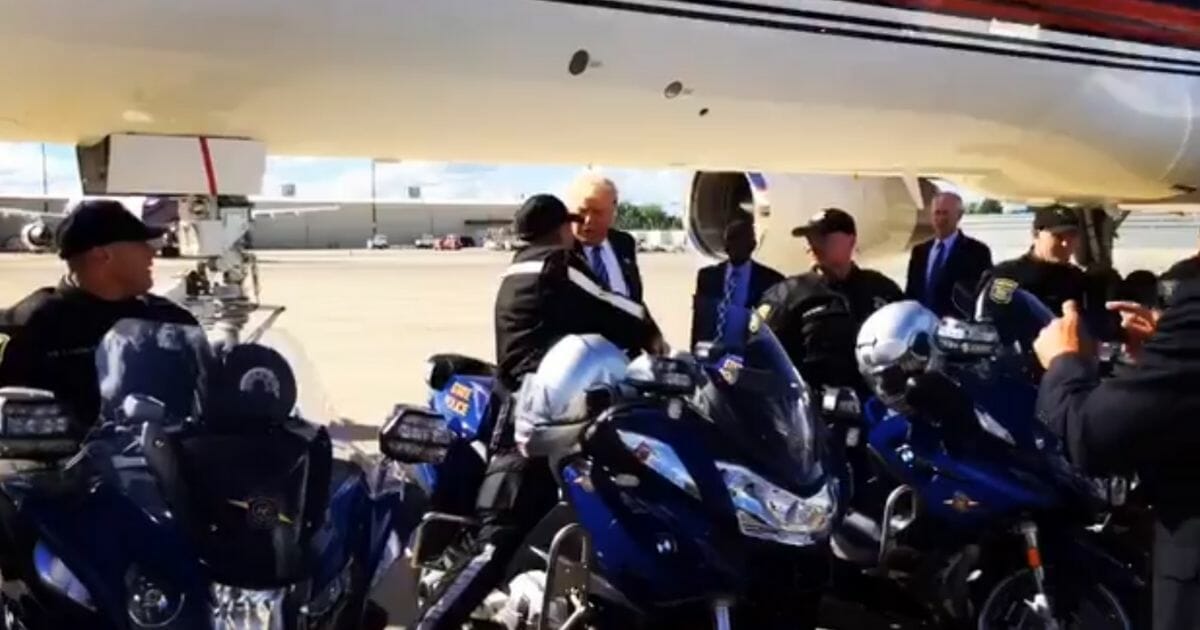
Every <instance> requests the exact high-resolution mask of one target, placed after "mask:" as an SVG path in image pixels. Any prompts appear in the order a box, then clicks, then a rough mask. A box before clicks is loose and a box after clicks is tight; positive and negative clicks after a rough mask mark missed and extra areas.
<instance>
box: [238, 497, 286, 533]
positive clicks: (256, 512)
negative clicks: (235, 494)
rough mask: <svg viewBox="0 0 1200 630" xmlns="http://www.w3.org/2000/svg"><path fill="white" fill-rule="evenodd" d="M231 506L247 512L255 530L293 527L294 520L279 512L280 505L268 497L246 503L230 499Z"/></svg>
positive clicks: (246, 501)
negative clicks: (280, 526)
mask: <svg viewBox="0 0 1200 630" xmlns="http://www.w3.org/2000/svg"><path fill="white" fill-rule="evenodd" d="M229 504H230V505H232V506H234V507H239V508H241V509H243V510H246V518H247V520H249V521H250V527H252V528H254V529H270V528H272V527H275V526H277V525H291V524H292V523H293V521H292V519H290V518H288V517H287V516H285V515H284V514H282V513H280V511H279V504H278V503H276V502H275V501H274V500H273V499H268V498H266V497H252V498H250V499H247V500H245V501H237V500H234V499H229Z"/></svg>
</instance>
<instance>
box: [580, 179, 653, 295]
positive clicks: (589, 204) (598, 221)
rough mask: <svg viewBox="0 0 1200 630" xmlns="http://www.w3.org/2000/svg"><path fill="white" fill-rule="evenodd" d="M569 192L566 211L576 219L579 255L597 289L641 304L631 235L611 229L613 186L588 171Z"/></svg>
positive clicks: (639, 276)
mask: <svg viewBox="0 0 1200 630" xmlns="http://www.w3.org/2000/svg"><path fill="white" fill-rule="evenodd" d="M570 191H571V192H570V197H569V201H570V204H571V206H570V207H571V208H572V209H574V211H575V212H576V213H578V214H579V216H580V221H579V222H577V223H576V224H575V238H576V239H577V240H578V242H579V252H580V254H581V255H582V256H583V258H584V260H586V261H587V263H588V266H590V267H591V269H592V273H593V274H595V276H596V278H597V279H598V280H599V281H600V286H601V287H603V288H604V289H605V290H607V291H611V292H613V293H617V294H620V295H624V296H625V297H627V298H629V299H631V300H633V301H635V302H641V301H643V300H642V298H643V288H642V274H641V271H640V270H639V269H638V264H637V240H636V239H634V238H633V235H632V234H630V233H628V232H623V231H621V230H618V229H615V228H613V227H612V225H613V223H614V222H615V221H616V218H617V203H618V193H617V186H616V184H614V183H613V182H612V180H610V179H607V178H605V177H603V176H601V175H599V174H597V173H594V172H591V171H588V172H585V173H583V174H582V175H580V176H579V177H578V178H576V179H575V181H574V182H573V183H572V184H571V187H570Z"/></svg>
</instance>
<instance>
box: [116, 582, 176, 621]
mask: <svg viewBox="0 0 1200 630" xmlns="http://www.w3.org/2000/svg"><path fill="white" fill-rule="evenodd" d="M126 582H127V586H128V589H129V600H128V603H127V604H126V609H127V610H128V612H129V620H130V621H132V622H133V627H135V628H163V627H166V626H167V625H169V624H170V623H171V622H172V621H175V618H176V617H178V616H179V613H181V612H183V602H184V600H185V599H186V596H185V595H184V594H183V593H181V592H179V591H178V590H176V589H173V588H171V587H170V586H168V585H167V584H166V583H165V582H162V581H160V580H156V579H154V578H152V577H150V576H148V575H144V574H141V573H137V572H136V570H131V572H130V574H129V575H128V578H127V580H126Z"/></svg>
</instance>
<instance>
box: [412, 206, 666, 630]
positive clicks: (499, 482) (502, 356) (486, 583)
mask: <svg viewBox="0 0 1200 630" xmlns="http://www.w3.org/2000/svg"><path fill="white" fill-rule="evenodd" d="M578 220H579V217H578V216H577V215H572V214H570V213H568V212H567V207H566V205H564V204H563V202H562V201H560V200H559V199H558V198H556V197H554V196H552V195H536V196H534V197H531V198H529V199H528V200H527V201H526V202H525V203H524V204H523V205H522V206H521V208H520V209H519V210H518V211H517V216H516V228H517V235H518V236H519V237H520V238H521V239H522V240H524V241H525V242H527V243H529V245H528V247H525V248H524V249H521V250H520V251H518V252H517V254H516V255H515V256H514V257H513V262H512V265H510V266H509V268H508V270H507V271H505V273H504V278H503V280H502V281H501V283H500V290H499V292H498V294H497V295H496V360H497V377H496V381H497V382H496V386H495V388H494V390H493V394H492V403H491V404H492V405H493V406H494V407H496V408H500V406H501V405H498V404H497V401H503V400H505V399H506V398H507V397H508V396H509V395H510V394H511V393H512V392H515V391H516V390H517V388H518V387H519V385H520V381H521V378H522V377H523V376H525V375H527V374H530V373H532V372H534V371H535V370H536V369H537V367H538V364H539V363H540V362H541V360H542V357H544V356H545V354H546V352H548V351H549V350H550V348H551V347H552V346H553V345H554V343H555V342H557V341H558V340H559V339H561V338H562V337H564V336H566V335H570V334H588V333H599V334H601V335H603V336H604V337H605V338H606V339H608V340H609V341H611V342H613V343H614V344H616V345H617V346H619V347H621V348H622V349H624V350H626V351H627V352H630V353H633V352H637V351H639V350H650V351H661V349H662V347H663V344H662V341H661V336H660V334H659V332H658V329H657V327H655V326H654V323H653V321H652V320H650V318H649V317H648V315H647V313H646V309H645V308H644V307H643V306H642V305H641V304H639V303H637V302H635V301H633V300H630V299H628V298H626V297H624V296H622V295H618V294H616V293H611V292H609V291H606V290H604V289H603V288H602V287H601V285H600V282H599V280H598V279H597V278H596V277H595V276H594V275H593V274H592V271H591V269H590V267H589V266H588V264H587V263H586V262H585V261H584V260H583V259H582V258H581V257H580V256H579V255H578V254H577V251H576V249H575V247H574V244H575V239H574V236H573V235H572V230H571V224H572V223H574V222H577V221H578ZM513 437H514V436H513V428H512V426H511V425H510V424H509V418H508V414H507V413H506V412H504V411H500V412H499V416H498V417H497V418H496V419H495V424H494V426H493V427H492V428H491V439H490V442H491V446H490V448H489V451H490V459H489V461H488V467H487V472H486V473H485V477H484V481H483V484H482V486H481V487H480V491H479V497H478V500H477V503H476V505H477V512H478V517H479V520H480V522H481V523H482V527H481V529H480V531H479V533H478V536H477V537H476V538H475V540H474V541H472V542H471V543H469V544H468V545H467V547H468V554H469V555H468V556H467V557H465V558H463V559H462V560H461V561H460V562H459V563H458V564H457V566H455V567H454V568H453V569H451V571H450V572H448V574H447V577H446V578H445V579H444V580H443V581H442V583H441V584H440V585H439V588H438V590H437V592H436V593H435V594H434V595H433V596H432V597H430V598H429V601H428V602H427V604H426V606H424V607H423V608H422V610H421V611H420V612H419V613H418V619H417V622H416V624H415V627H416V628H418V629H420V630H433V629H449V628H458V627H460V626H461V625H462V624H463V623H464V622H465V621H466V620H467V618H468V617H469V615H470V613H471V611H472V610H474V608H475V607H476V606H477V605H478V604H479V603H480V602H481V601H482V600H483V598H484V597H485V596H486V595H487V594H488V592H490V590H491V589H492V588H494V587H495V586H496V584H497V582H498V581H499V580H500V579H501V578H502V577H503V572H504V569H505V566H506V565H507V564H508V562H509V560H511V558H512V555H513V554H514V553H515V552H516V551H517V550H518V549H519V547H520V543H521V540H522V539H523V538H524V536H525V535H526V533H527V532H528V531H529V530H530V529H532V528H533V527H534V525H536V524H537V522H538V520H540V519H541V517H542V516H544V515H545V513H546V512H547V511H548V510H549V509H550V508H551V507H553V506H554V503H555V501H556V500H557V487H556V485H555V482H554V479H553V477H552V476H551V474H550V469H549V466H548V465H547V462H546V461H545V459H544V458H539V459H528V458H525V457H523V456H522V455H521V454H520V453H519V452H518V451H517V450H516V448H515V445H514V439H513ZM485 439H486V438H485Z"/></svg>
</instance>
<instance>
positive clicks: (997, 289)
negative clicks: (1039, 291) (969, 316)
mask: <svg viewBox="0 0 1200 630" xmlns="http://www.w3.org/2000/svg"><path fill="white" fill-rule="evenodd" d="M1016 290H1017V283H1016V281H1014V280H1009V279H1008V278H997V279H996V280H995V281H994V282H992V290H991V291H990V292H989V293H988V299H989V300H991V301H993V302H995V303H996V304H1008V303H1009V302H1012V296H1013V291H1016Z"/></svg>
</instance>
